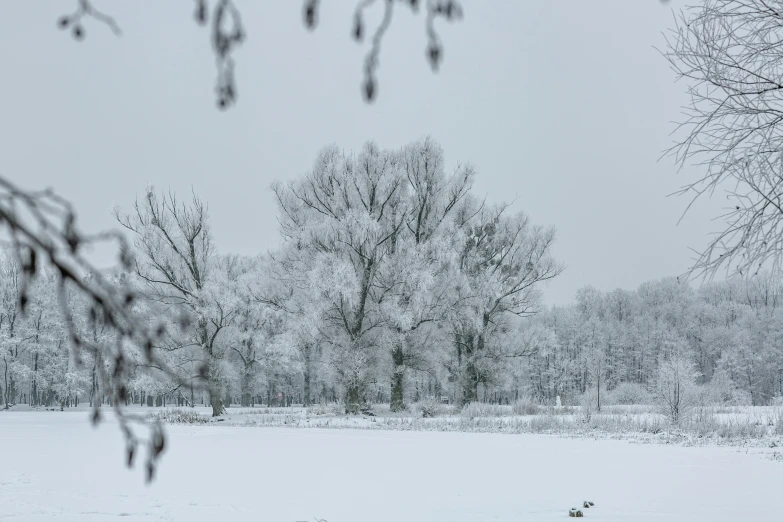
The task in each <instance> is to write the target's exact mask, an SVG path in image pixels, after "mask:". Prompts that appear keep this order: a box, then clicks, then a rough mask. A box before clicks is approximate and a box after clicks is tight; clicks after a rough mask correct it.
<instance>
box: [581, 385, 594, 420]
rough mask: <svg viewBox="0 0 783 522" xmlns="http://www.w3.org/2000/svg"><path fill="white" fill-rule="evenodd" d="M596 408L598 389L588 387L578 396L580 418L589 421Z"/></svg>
mask: <svg viewBox="0 0 783 522" xmlns="http://www.w3.org/2000/svg"><path fill="white" fill-rule="evenodd" d="M597 409H598V389H597V388H590V389H589V390H587V391H585V392H584V393H583V394H582V395H581V397H580V398H579V410H580V413H581V414H582V420H583V421H585V422H590V419H591V418H592V417H593V413H595V412H596V410H597Z"/></svg>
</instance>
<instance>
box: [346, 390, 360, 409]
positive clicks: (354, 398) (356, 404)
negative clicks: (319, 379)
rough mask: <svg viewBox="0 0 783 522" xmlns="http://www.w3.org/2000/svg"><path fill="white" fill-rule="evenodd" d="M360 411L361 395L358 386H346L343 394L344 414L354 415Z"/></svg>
mask: <svg viewBox="0 0 783 522" xmlns="http://www.w3.org/2000/svg"><path fill="white" fill-rule="evenodd" d="M360 411H361V394H360V390H359V385H358V384H351V385H349V386H348V389H347V390H346V394H345V413H347V414H350V415H356V414H358V413H359V412H360Z"/></svg>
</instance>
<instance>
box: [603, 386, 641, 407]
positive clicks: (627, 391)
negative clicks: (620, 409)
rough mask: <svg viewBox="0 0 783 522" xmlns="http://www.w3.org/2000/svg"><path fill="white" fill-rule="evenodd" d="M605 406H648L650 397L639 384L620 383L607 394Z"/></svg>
mask: <svg viewBox="0 0 783 522" xmlns="http://www.w3.org/2000/svg"><path fill="white" fill-rule="evenodd" d="M606 399H607V401H606V403H607V404H620V405H624V406H627V405H636V404H650V403H651V402H652V397H650V393H649V392H648V391H647V389H646V388H645V387H644V386H642V385H641V384H637V383H634V382H621V383H620V384H618V385H617V386H616V387H615V389H614V390H612V391H610V392H608V393H607V397H606Z"/></svg>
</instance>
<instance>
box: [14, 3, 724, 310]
mask: <svg viewBox="0 0 783 522" xmlns="http://www.w3.org/2000/svg"><path fill="white" fill-rule="evenodd" d="M237 3H238V5H239V6H240V8H241V10H242V12H243V15H244V23H245V26H246V28H247V31H248V34H249V38H248V40H247V41H246V42H245V44H244V45H243V46H242V47H241V48H240V49H239V50H238V52H237V53H236V60H237V66H238V73H237V74H238V83H239V96H240V97H239V103H238V105H237V106H236V107H235V108H234V109H232V110H230V111H229V112H227V113H221V112H219V111H217V110H216V109H215V103H214V102H215V99H214V93H213V90H212V89H213V85H214V79H215V70H214V62H213V59H212V55H211V51H210V49H209V41H208V34H207V31H206V30H205V29H203V28H200V27H198V26H197V25H196V24H195V22H194V21H193V18H192V11H193V2H192V1H189V0H180V1H176V2H175V1H167V2H155V3H154V4H153V3H152V2H148V3H144V4H143V5H144V6H145V7H144V9H141V8H139V7H136V6H139V5H141V3H136V2H122V3H120V2H109V1H99V0H95V4H96V6H98V7H102V8H104V10H106V11H107V12H109V13H111V14H112V15H114V16H115V18H116V19H117V20H118V22H119V23H120V25H121V27H122V28H123V30H124V36H122V37H120V38H117V37H115V36H114V35H113V34H112V33H111V31H110V30H109V29H108V28H107V27H105V26H103V25H100V24H98V23H96V22H94V21H88V22H87V24H86V26H85V27H86V33H87V38H86V39H85V41H84V42H82V43H77V42H74V41H73V40H72V39H71V38H70V37H69V36H68V35H67V34H63V33H62V32H60V31H59V30H57V29H56V28H55V22H56V20H57V18H58V17H59V16H60V15H62V14H64V13H65V12H66V11H67V10H68V9H70V8H71V7H72V6H75V5H76V2H75V1H72V2H70V1H63V0H57V1H54V0H49V1H36V2H9V3H7V4H6V5H4V6H3V13H4V16H3V17H2V18H0V61H1V62H2V63H3V82H2V84H1V85H0V150H2V154H0V172H2V174H3V175H5V176H8V177H10V178H11V179H14V180H16V181H17V183H20V184H22V185H24V186H26V187H29V188H40V187H44V186H53V187H54V188H55V189H57V190H58V191H60V192H61V193H63V194H64V195H66V196H67V197H68V198H70V199H71V200H72V201H73V202H74V203H75V205H76V207H77V209H79V211H80V220H81V222H82V227H83V228H84V229H86V230H97V229H102V228H106V227H108V226H113V225H114V224H113V221H112V218H111V215H110V212H111V208H112V206H113V205H114V204H115V203H116V204H119V205H121V206H124V207H126V208H127V207H129V206H130V205H131V204H132V202H133V200H134V197H135V195H137V194H141V193H142V191H143V189H144V187H145V185H147V184H153V185H154V186H156V187H157V188H161V189H167V188H171V189H173V190H175V191H177V192H179V193H181V194H183V195H185V194H186V193H187V192H188V191H189V190H190V187H191V186H192V187H193V189H194V190H195V191H196V192H197V193H198V194H199V195H201V196H202V197H203V198H204V199H205V200H206V201H207V202H208V204H209V208H210V215H211V220H212V225H213V232H214V235H215V237H216V241H217V244H218V246H219V248H220V249H221V251H223V252H238V253H254V252H260V251H264V250H267V249H269V248H274V246H275V245H276V244H277V224H276V221H275V209H274V206H273V202H272V198H271V194H270V192H269V190H268V187H269V184H270V183H271V182H272V181H273V180H274V179H289V178H292V177H295V176H298V175H300V174H302V173H304V172H305V171H306V170H307V169H308V168H309V167H310V165H311V164H312V161H313V159H314V157H315V155H316V152H317V151H318V149H319V148H320V147H322V146H324V145H326V144H330V143H335V144H337V145H339V146H341V147H343V148H345V149H348V150H350V149H358V148H359V147H360V146H361V144H362V142H364V141H365V140H367V139H373V140H376V141H377V142H378V143H379V144H380V145H381V146H383V147H397V146H399V145H402V144H404V143H406V142H408V141H410V140H413V139H416V138H420V137H422V136H424V135H427V134H429V135H432V136H433V137H434V138H436V139H437V140H438V141H439V142H440V143H441V144H442V146H443V147H444V150H445V153H446V159H447V163H448V164H449V165H456V164H457V163H458V162H471V163H473V164H475V165H476V166H477V168H478V172H479V176H478V179H477V183H476V186H475V189H476V191H477V192H478V193H479V194H486V196H487V198H488V199H489V200H491V201H500V200H510V199H513V198H515V197H516V198H517V203H516V205H515V208H520V209H524V210H525V211H526V212H528V213H529V214H530V215H531V217H532V218H533V220H534V221H535V222H536V223H541V224H553V225H555V226H556V227H557V229H558V237H559V239H558V245H557V248H556V254H557V256H558V258H559V259H560V260H562V261H563V262H564V263H566V264H567V266H568V269H567V271H566V272H565V273H564V274H563V275H562V276H561V277H560V278H559V280H557V281H555V282H553V283H552V284H551V285H550V286H549V287H548V288H547V290H546V297H547V301H548V302H549V303H558V304H560V303H566V302H568V301H570V300H571V299H572V297H573V295H574V292H575V291H576V290H577V288H579V287H580V286H583V285H585V284H593V285H594V286H596V287H598V288H600V289H604V290H609V289H612V288H615V287H625V288H632V287H635V286H636V285H638V284H639V283H641V282H642V281H644V280H648V279H653V278H658V277H662V276H666V275H676V274H678V273H681V272H682V271H683V270H685V269H686V268H687V265H688V261H689V259H690V257H691V254H690V252H689V251H688V247H689V246H692V247H701V246H702V245H704V244H705V241H706V234H707V233H708V232H710V231H714V230H715V229H716V228H718V227H719V224H717V223H714V222H710V221H709V219H710V218H711V217H713V216H715V215H717V211H716V209H718V208H719V207H720V202H719V201H712V202H709V203H708V204H702V205H699V206H697V207H696V208H695V209H694V210H693V211H692V212H691V213H690V214H689V215H688V216H687V217H686V219H685V221H684V222H683V223H682V224H680V225H679V226H676V223H677V220H678V218H679V216H680V214H681V212H682V211H683V209H684V207H685V204H686V201H685V200H684V199H683V198H665V195H666V194H668V193H670V192H672V191H674V190H676V189H677V188H678V187H679V186H680V185H681V184H682V182H684V181H685V180H686V175H687V174H688V173H680V174H678V173H677V172H676V169H675V168H674V166H673V165H672V162H671V161H668V160H664V161H661V162H657V159H658V156H659V154H660V151H661V150H662V149H663V148H664V147H665V146H666V145H667V144H668V143H669V141H670V138H669V137H668V133H669V131H670V130H671V129H672V126H671V124H670V123H669V122H670V121H672V120H674V119H676V117H677V115H678V113H679V106H680V105H682V103H683V102H684V101H685V97H684V94H683V90H684V86H683V85H675V84H673V75H672V74H671V73H670V72H669V71H668V69H667V66H666V64H665V63H664V61H663V59H662V58H661V57H660V56H659V55H658V53H657V52H656V51H655V50H654V49H653V45H660V44H661V43H662V36H661V32H662V31H664V30H665V29H666V28H667V27H668V26H669V25H670V24H671V18H672V12H671V9H670V7H665V6H663V5H661V3H660V2H658V1H657V0H634V1H629V0H592V1H587V0H568V1H562V2H548V1H536V2H531V1H519V0H505V1H503V0H494V1H492V2H490V1H486V0H464V2H463V5H464V8H465V15H466V16H465V19H464V20H463V21H462V22H460V23H458V24H456V25H453V26H449V25H446V24H445V23H442V24H441V25H440V34H441V36H442V39H443V42H444V45H445V60H444V62H443V65H442V68H441V71H440V73H438V74H437V75H433V74H432V73H431V72H430V71H429V66H428V64H427V62H426V60H425V58H424V49H425V46H426V40H425V35H424V30H423V29H424V19H423V17H422V16H417V17H414V16H413V15H411V14H410V11H409V10H408V9H405V8H403V7H404V6H402V5H400V6H399V8H398V9H397V10H396V16H395V20H394V23H393V24H392V27H391V29H390V31H389V33H388V35H387V38H386V41H385V43H384V47H383V50H382V53H381V58H380V61H381V65H380V71H379V80H380V91H379V98H378V100H377V101H376V103H374V104H373V105H369V106H368V105H366V104H365V103H364V102H363V101H362V98H361V96H360V90H359V89H360V81H361V67H362V60H363V58H364V54H365V52H366V50H367V46H366V45H363V46H358V45H356V44H355V43H354V42H353V41H352V40H351V38H350V31H351V20H352V9H353V6H354V5H355V2H354V1H347V0H340V1H339V2H338V1H334V0H332V1H325V2H323V3H322V5H323V7H322V13H321V17H320V23H319V27H318V29H317V30H316V31H315V32H314V33H312V34H311V33H308V32H307V31H306V30H305V29H304V28H303V26H302V23H301V1H299V0H296V1H293V0H292V1H287V2H270V1H264V2H262V1H250V0H246V1H242V0H238V2H237ZM153 5H154V6H155V7H152V6H153ZM673 5H674V6H675V7H676V6H677V3H676V2H675V3H674V4H673ZM378 9H380V4H379V5H378V6H376V8H375V10H376V11H377V10H378ZM377 19H378V17H377V16H375V17H372V16H371V17H369V18H368V22H369V23H370V26H369V27H374V21H375V20H377ZM695 174H696V173H695V172H690V177H691V178H692V177H693V176H694V175H695Z"/></svg>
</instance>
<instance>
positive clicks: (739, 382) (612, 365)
mask: <svg viewBox="0 0 783 522" xmlns="http://www.w3.org/2000/svg"><path fill="white" fill-rule="evenodd" d="M530 332H531V334H532V333H534V334H535V336H536V337H537V338H538V339H539V340H538V342H537V343H538V346H539V350H538V351H537V353H536V354H535V355H534V356H532V357H530V358H529V359H527V360H525V361H523V362H522V363H521V364H520V367H519V369H518V373H517V374H515V378H516V379H519V383H520V386H526V387H527V389H528V391H529V392H530V393H531V394H533V395H534V396H535V397H537V398H539V399H541V400H545V401H551V400H554V398H555V397H556V396H557V395H561V396H562V397H563V400H566V398H568V400H569V401H575V400H577V397H578V396H579V395H580V394H582V393H584V392H585V391H587V390H590V389H592V390H596V391H597V388H598V387H599V386H600V389H601V390H605V391H606V395H605V396H606V397H607V398H611V400H612V401H613V402H621V403H622V402H625V403H639V402H646V401H648V400H651V398H650V397H649V395H648V394H649V393H650V392H651V391H652V389H653V388H654V387H655V386H656V381H657V380H658V379H659V373H658V370H659V367H660V364H661V361H665V360H668V359H669V358H670V357H671V356H672V355H673V354H676V355H681V356H684V357H685V358H687V360H688V362H689V363H691V364H692V366H693V367H694V368H693V369H694V370H695V379H696V383H697V384H708V385H710V387H711V388H712V389H713V391H714V392H715V394H717V397H716V400H717V401H719V402H723V403H733V404H753V405H765V404H770V403H772V402H773V401H775V400H776V399H778V398H780V397H783V280H782V279H781V278H780V277H779V276H777V275H774V274H770V273H760V274H759V275H756V276H755V277H752V278H750V279H746V280H729V281H724V282H716V283H711V284H707V285H703V286H702V287H700V288H698V289H694V288H692V287H691V286H689V285H688V284H686V283H681V282H679V281H678V280H677V279H675V278H670V279H663V280H660V281H651V282H647V283H644V284H642V285H641V286H640V287H639V288H638V289H636V290H635V291H628V290H614V291H612V292H599V291H597V290H596V289H594V288H591V287H587V288H583V289H582V290H580V291H579V292H578V293H577V296H576V299H575V303H574V304H572V305H570V306H566V307H554V308H552V309H551V310H548V311H546V312H545V313H543V314H541V315H539V316H538V317H536V318H535V320H534V321H532V323H531V324H530ZM515 385H516V384H515Z"/></svg>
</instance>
